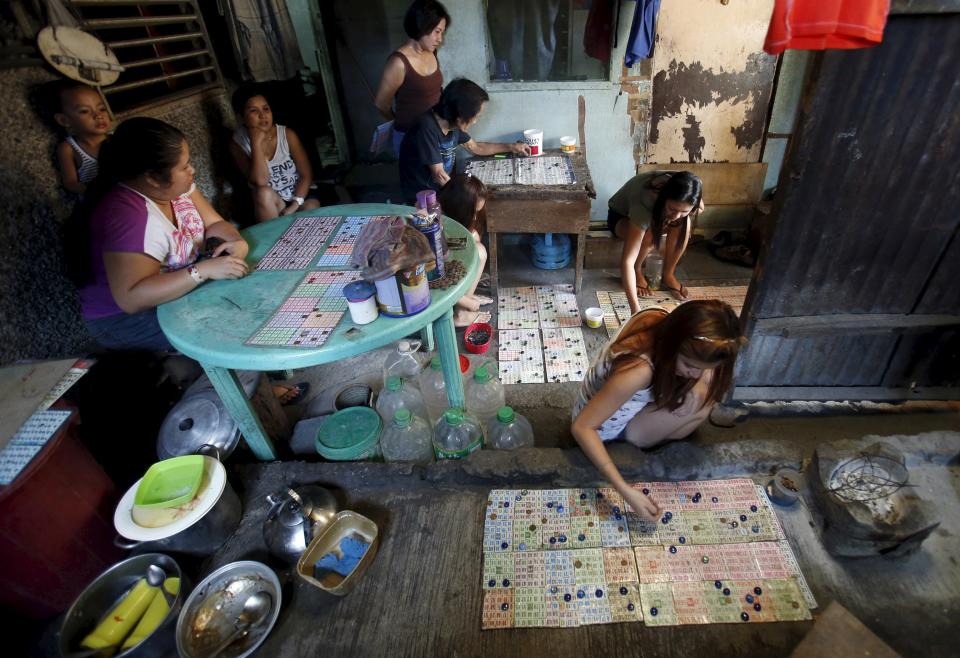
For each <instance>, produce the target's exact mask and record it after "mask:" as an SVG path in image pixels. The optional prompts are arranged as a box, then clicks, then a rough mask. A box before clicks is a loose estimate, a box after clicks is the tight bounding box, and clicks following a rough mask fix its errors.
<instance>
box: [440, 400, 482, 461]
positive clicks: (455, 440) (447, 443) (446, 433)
mask: <svg viewBox="0 0 960 658" xmlns="http://www.w3.org/2000/svg"><path fill="white" fill-rule="evenodd" d="M482 445H483V432H481V431H480V424H479V423H477V419H476V418H474V417H473V416H471V415H470V414H468V413H466V412H465V411H463V409H447V410H446V411H445V412H443V416H442V417H441V418H440V420H439V421H437V424H436V425H435V426H434V428H433V451H434V453H435V454H436V455H437V459H463V458H464V457H466V456H467V455H469V454H470V453H471V452H474V451H476V450H479V449H480V448H481V446H482Z"/></svg>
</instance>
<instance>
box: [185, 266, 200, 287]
mask: <svg viewBox="0 0 960 658" xmlns="http://www.w3.org/2000/svg"><path fill="white" fill-rule="evenodd" d="M187 274H189V275H190V278H191V279H193V280H194V282H195V283H196V284H198V285H199V284H201V283H203V281H204V279H203V275H202V274H200V268H198V267H197V266H196V265H191V266H190V267H188V268H187Z"/></svg>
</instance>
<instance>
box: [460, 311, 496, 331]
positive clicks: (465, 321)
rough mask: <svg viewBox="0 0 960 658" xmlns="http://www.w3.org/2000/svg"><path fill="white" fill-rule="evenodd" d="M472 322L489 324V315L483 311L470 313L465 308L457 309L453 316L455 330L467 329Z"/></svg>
mask: <svg viewBox="0 0 960 658" xmlns="http://www.w3.org/2000/svg"><path fill="white" fill-rule="evenodd" d="M474 322H490V314H489V313H487V312H485V311H471V310H469V309H465V308H457V310H456V312H455V313H454V314H453V326H455V327H456V328H457V329H464V328H466V327H469V326H470V325H471V324H473V323H474Z"/></svg>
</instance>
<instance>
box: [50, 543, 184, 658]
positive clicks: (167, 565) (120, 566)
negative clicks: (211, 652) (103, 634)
mask: <svg viewBox="0 0 960 658" xmlns="http://www.w3.org/2000/svg"><path fill="white" fill-rule="evenodd" d="M151 564H155V565H157V566H158V567H161V568H162V569H163V570H164V571H166V572H167V576H168V577H170V578H179V579H180V591H179V592H177V595H176V596H175V597H173V602H172V604H171V605H170V612H168V613H167V616H166V617H165V618H164V620H163V622H161V623H160V625H159V626H157V628H156V630H155V631H153V633H151V634H150V635H148V636H147V637H146V638H145V639H144V640H143V641H142V642H140V643H139V644H136V645H134V646H132V647H130V648H129V649H127V650H126V651H124V652H122V653H118V654H116V655H115V656H114V658H134V657H150V656H169V655H170V654H171V653H172V652H173V650H174V646H175V639H174V630H175V624H176V622H177V618H178V617H179V615H180V610H181V608H182V607H183V603H184V600H185V599H186V598H187V592H189V590H190V587H189V583H188V582H187V579H186V578H184V576H183V574H182V573H181V571H180V566H179V565H178V564H177V563H176V562H175V561H174V560H173V559H172V558H170V557H168V556H166V555H163V554H161V553H146V554H143V555H137V556H135V557H131V558H128V559H126V560H124V561H123V562H119V563H117V564H115V565H113V566H112V567H110V568H109V569H107V570H106V571H104V572H103V573H102V574H100V575H99V576H97V578H96V580H94V581H93V582H92V583H90V584H89V585H87V588H86V589H85V590H83V592H81V593H80V596H78V597H77V600H76V601H74V602H73V605H71V606H70V609H69V610H68V611H67V615H66V617H65V618H64V620H63V625H62V626H61V627H60V637H59V639H58V642H57V644H58V646H59V648H60V655H61V656H68V655H70V654H72V653H74V652H77V651H82V650H83V649H81V648H80V642H81V640H83V638H84V637H85V636H86V634H87V633H89V632H90V631H91V630H93V628H94V627H95V626H96V625H97V623H98V622H99V621H100V619H102V618H103V615H105V614H106V613H108V612H109V611H110V610H111V609H112V608H113V606H114V605H115V604H116V603H117V601H118V600H119V599H120V597H122V596H123V595H124V593H126V592H127V591H128V590H129V589H130V588H131V587H133V585H134V584H135V583H136V582H137V581H138V580H140V579H141V578H143V577H144V575H145V574H146V572H147V567H148V566H150V565H151Z"/></svg>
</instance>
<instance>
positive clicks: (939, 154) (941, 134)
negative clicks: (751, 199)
mask: <svg viewBox="0 0 960 658" xmlns="http://www.w3.org/2000/svg"><path fill="white" fill-rule="evenodd" d="M957 53H960V14H955V13H954V14H938V15H898V16H890V18H889V20H888V23H887V28H886V32H885V35H884V41H883V43H882V44H881V45H879V46H877V47H874V48H870V49H865V50H853V51H838V50H834V51H828V52H825V53H823V54H820V55H818V56H817V57H816V58H815V61H814V63H813V67H812V69H811V72H810V77H809V81H808V85H807V91H806V94H805V97H804V101H803V103H802V105H801V114H800V119H799V125H798V129H797V131H796V133H795V135H796V139H795V142H794V144H793V147H792V150H791V152H790V153H789V154H788V156H787V161H786V162H785V165H784V167H783V171H782V173H781V176H780V185H779V190H778V194H777V197H776V201H775V205H774V212H773V218H774V220H773V225H772V227H771V228H770V231H769V233H768V237H767V240H766V244H765V248H764V250H763V253H762V254H761V258H760V263H759V266H758V268H757V272H756V274H755V278H754V282H753V285H752V286H751V289H750V292H749V294H748V297H747V300H746V304H745V306H744V316H743V317H744V318H745V328H746V335H747V337H748V338H749V341H750V342H749V344H748V345H747V346H746V348H745V349H744V351H743V353H742V356H741V358H740V360H739V361H738V365H737V371H736V376H735V380H734V381H735V383H736V386H735V389H734V391H733V394H732V397H733V399H734V400H737V401H746V400H849V399H855V400H907V399H941V400H945V399H958V398H960V237H958V232H960V75H958V68H957Z"/></svg>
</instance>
